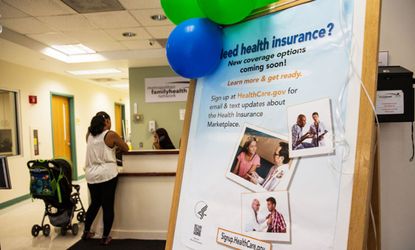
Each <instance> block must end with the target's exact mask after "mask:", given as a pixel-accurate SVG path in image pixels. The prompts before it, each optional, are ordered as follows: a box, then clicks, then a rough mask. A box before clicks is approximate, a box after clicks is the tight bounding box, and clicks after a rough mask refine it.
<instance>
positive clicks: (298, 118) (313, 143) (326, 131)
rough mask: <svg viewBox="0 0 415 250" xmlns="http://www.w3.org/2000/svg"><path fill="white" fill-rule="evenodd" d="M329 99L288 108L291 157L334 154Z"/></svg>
mask: <svg viewBox="0 0 415 250" xmlns="http://www.w3.org/2000/svg"><path fill="white" fill-rule="evenodd" d="M330 107H331V105H330V100H329V99H321V100H318V101H313V102H308V103H304V104H300V105H296V106H291V107H288V108H287V112H288V127H289V130H290V132H289V134H290V138H289V140H290V141H289V145H290V147H289V150H290V154H289V155H290V157H301V156H310V155H319V154H326V153H332V152H333V151H334V147H333V132H332V119H331V116H332V114H331V108H330Z"/></svg>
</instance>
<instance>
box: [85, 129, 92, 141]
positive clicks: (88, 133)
mask: <svg viewBox="0 0 415 250" xmlns="http://www.w3.org/2000/svg"><path fill="white" fill-rule="evenodd" d="M90 134H91V132H89V129H88V131H87V132H86V142H88V137H89V135H90Z"/></svg>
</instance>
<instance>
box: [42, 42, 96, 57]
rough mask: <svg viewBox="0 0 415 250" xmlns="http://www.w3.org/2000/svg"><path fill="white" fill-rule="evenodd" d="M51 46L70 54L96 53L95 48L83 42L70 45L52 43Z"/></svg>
mask: <svg viewBox="0 0 415 250" xmlns="http://www.w3.org/2000/svg"><path fill="white" fill-rule="evenodd" d="M50 47H52V48H54V49H56V50H58V51H60V52H62V53H64V54H66V55H68V56H72V55H86V54H95V53H97V52H96V51H95V50H93V49H90V48H88V47H87V46H85V45H83V44H80V43H79V44H68V45H51V46H50Z"/></svg>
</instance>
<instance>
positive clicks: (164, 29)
mask: <svg viewBox="0 0 415 250" xmlns="http://www.w3.org/2000/svg"><path fill="white" fill-rule="evenodd" d="M173 29H174V26H157V27H147V28H146V30H147V31H148V33H150V35H151V36H153V37H154V38H168V37H169V35H170V33H171V32H172V31H173Z"/></svg>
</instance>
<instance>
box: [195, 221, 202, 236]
mask: <svg viewBox="0 0 415 250" xmlns="http://www.w3.org/2000/svg"><path fill="white" fill-rule="evenodd" d="M193 234H194V235H196V236H199V237H200V236H201V234H202V226H201V225H197V224H195V227H194V229H193Z"/></svg>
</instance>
